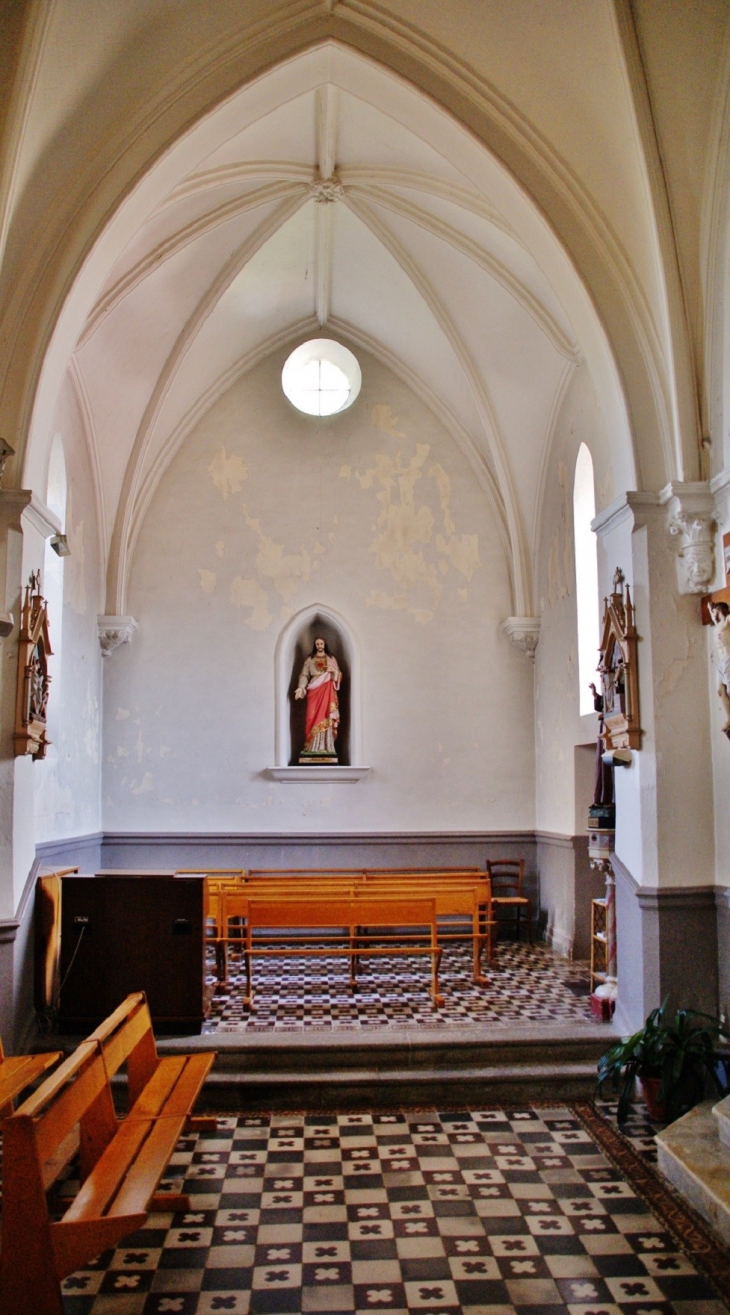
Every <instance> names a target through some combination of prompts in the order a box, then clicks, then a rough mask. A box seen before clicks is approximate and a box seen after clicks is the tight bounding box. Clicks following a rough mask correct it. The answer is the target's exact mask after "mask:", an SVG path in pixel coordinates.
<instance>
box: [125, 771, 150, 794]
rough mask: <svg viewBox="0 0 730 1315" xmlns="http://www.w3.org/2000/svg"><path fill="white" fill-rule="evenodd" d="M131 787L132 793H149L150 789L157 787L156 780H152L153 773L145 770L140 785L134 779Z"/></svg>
mask: <svg viewBox="0 0 730 1315" xmlns="http://www.w3.org/2000/svg"><path fill="white" fill-rule="evenodd" d="M129 788H130V790H131V792H132V794H148V793H149V792H150V790H154V788H155V787H154V782H153V780H152V773H151V772H145V774H144V776H143V777H142V780H141V781H140V783H139V785H137V784H136V783H135V782H134V781H132V783H131V785H130V787H129Z"/></svg>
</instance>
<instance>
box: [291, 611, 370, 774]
mask: <svg viewBox="0 0 730 1315" xmlns="http://www.w3.org/2000/svg"><path fill="white" fill-rule="evenodd" d="M317 635H321V636H322V638H323V639H325V640H326V641H327V646H328V648H329V649H330V650H331V651H332V652H333V653H334V655H335V657H336V658H337V661H338V663H339V665H340V668H341V670H342V675H343V681H342V689H341V691H340V715H341V724H340V732H339V735H338V737H337V754H338V758H339V761H340V766H342V767H349V766H354V765H358V764H359V763H361V762H362V724H361V691H360V655H359V646H358V644H357V640H356V638H355V635H354V633H353V631H352V629H351V627H350V625H349V624H348V622H347V621H346V620H345V618H344V616H342V614H341V613H340V612H337V611H335V609H334V608H332V607H328V606H327V605H326V604H324V603H313V604H311V606H309V607H305V608H303V609H302V610H301V611H300V612H297V613H296V615H295V616H293V617H292V618H291V620H290V621H289V622H288V623H287V625H286V626H285V627H284V629H283V630H282V632H281V634H280V635H279V639H278V642H277V645H276V653H275V664H276V668H275V684H274V689H275V699H276V764H275V765H276V766H277V767H289V766H296V765H297V763H298V760H299V750H300V748H301V747H302V745H303V743H304V716H305V700H298V701H295V700H294V691H295V689H296V687H297V682H298V679H299V672H300V671H301V669H302V664H303V662H304V659H305V658H306V657H308V656H309V654H310V653H311V651H312V648H313V645H314V640H315V638H316V636H317Z"/></svg>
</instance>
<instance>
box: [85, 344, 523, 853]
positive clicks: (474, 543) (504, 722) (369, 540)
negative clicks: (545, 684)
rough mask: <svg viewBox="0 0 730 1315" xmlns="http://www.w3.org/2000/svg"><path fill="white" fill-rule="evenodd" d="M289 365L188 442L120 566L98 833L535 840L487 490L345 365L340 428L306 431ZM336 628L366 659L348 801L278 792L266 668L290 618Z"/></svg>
mask: <svg viewBox="0 0 730 1315" xmlns="http://www.w3.org/2000/svg"><path fill="white" fill-rule="evenodd" d="M285 356H286V352H280V353H277V354H275V355H274V356H272V357H271V358H269V359H268V360H266V361H264V362H263V363H262V364H261V365H259V366H258V367H257V368H256V369H255V370H254V371H252V372H251V373H250V374H249V375H248V376H246V377H245V378H244V379H242V380H240V381H239V382H238V383H236V384H235V385H233V386H232V387H231V389H230V390H229V391H228V392H227V393H226V394H225V395H224V396H223V397H222V398H221V399H220V400H219V401H218V402H217V403H216V404H215V406H214V407H213V408H212V409H211V410H210V411H209V412H208V413H207V414H206V415H205V416H204V418H203V419H202V420H201V421H199V422H198V424H197V426H196V428H195V429H194V430H193V431H192V433H191V434H190V436H189V437H188V439H187V440H186V442H185V444H184V446H183V447H182V449H181V450H180V451H179V452H178V454H177V455H176V457H175V458H174V460H173V462H172V463H171V465H170V467H169V468H168V469H167V471H166V473H165V475H164V476H163V478H162V480H161V482H160V485H159V487H158V489H157V491H156V493H155V495H154V498H153V500H152V502H151V505H150V508H149V510H148V513H147V516H146V519H145V522H144V524H143V527H142V530H141V532H140V535H139V539H138V542H137V545H136V549H135V556H134V562H133V566H132V572H131V581H130V592H129V610H130V611H131V612H132V614H133V615H134V616H135V617H136V618H137V620H138V621H139V626H140V629H139V631H138V633H137V634H136V635H135V637H134V640H133V642H132V643H131V644H129V645H126V646H124V647H123V648H121V649H118V650H117V652H116V653H115V654H114V655H113V657H112V658H111V659H109V661H108V663H107V664H106V670H105V699H104V708H105V721H104V767H103V773H104V780H103V797H104V807H103V813H104V825H105V829H107V830H112V831H117V830H133V831H153V830H182V831H216V830H224V831H225V830H228V831H244V832H277V831H286V830H289V829H291V830H296V831H300V830H305V831H306V830H311V831H313V832H316V831H318V830H326V831H338V830H342V831H364V832H383V831H386V832H387V831H398V830H424V831H438V830H441V829H443V830H482V829H489V828H502V827H507V828H524V827H532V826H533V825H534V805H533V801H534V771H533V752H534V740H533V734H534V713H533V703H532V671H531V668H530V664H529V663H528V662H527V661H526V659H525V658H524V656H523V655H522V654H521V653H519V652H517V651H516V650H515V649H513V648H512V647H511V645H510V644H509V642H508V640H507V638H506V636H505V635H504V634H503V632H502V631H501V628H500V624H501V622H502V620H503V619H504V618H505V617H506V616H507V615H509V614H510V612H511V610H512V608H511V600H510V591H509V584H508V576H507V568H506V563H505V557H504V554H503V550H502V547H501V543H500V539H499V535H498V530H497V526H496V524H495V521H494V517H493V514H492V512H491V510H490V507H489V504H488V501H487V499H486V497H485V494H484V492H483V491H482V489H481V488H480V486H479V484H478V481H477V479H476V477H475V475H474V473H473V471H472V469H471V468H470V466H469V465H468V463H467V461H466V460H465V458H464V457H463V455H462V454H461V452H460V450H459V449H458V448H457V447H456V445H455V443H454V441H453V440H452V438H451V436H450V435H449V434H448V433H447V432H446V431H445V429H444V428H443V426H442V424H441V423H440V422H439V421H438V420H437V419H436V418H435V417H434V416H433V414H432V413H431V412H430V411H429V410H428V409H427V408H426V407H425V406H424V405H423V404H422V403H421V402H420V401H419V399H418V398H417V397H416V396H415V395H414V393H413V392H412V391H411V390H410V389H409V388H407V387H406V386H405V385H404V384H402V383H401V382H400V381H399V380H397V379H396V378H395V377H394V376H393V375H392V374H391V373H390V372H389V371H388V370H386V369H385V368H384V367H382V366H381V365H379V364H378V363H376V362H375V361H374V360H372V359H371V358H369V357H367V356H366V355H365V354H364V353H359V356H360V360H361V364H362V369H363V386H362V391H361V394H360V396H359V398H358V400H357V402H356V403H355V405H354V406H353V407H352V408H351V410H349V411H348V412H346V413H344V414H343V415H341V416H339V417H333V418H332V419H330V420H327V421H319V420H316V419H312V418H307V417H303V416H301V415H299V414H298V413H297V412H295V411H294V410H293V408H292V407H291V406H290V405H289V404H288V402H286V400H285V398H284V397H283V395H282V393H281V389H280V384H279V378H280V370H281V366H282V364H283V360H284V358H285ZM316 602H320V603H323V604H327V605H329V606H330V607H331V608H334V609H335V610H336V611H338V612H340V613H341V614H342V615H344V616H345V617H346V618H347V620H348V622H349V624H350V626H351V627H352V630H353V631H354V633H355V635H356V637H357V640H358V643H359V649H360V654H361V660H362V706H363V737H362V738H363V757H364V760H365V763H366V764H368V765H369V766H370V767H371V768H372V770H371V772H370V774H369V775H368V777H367V778H366V779H364V780H362V781H360V782H359V783H357V784H348V785H340V784H337V785H330V784H327V785H311V786H310V785H290V784H277V783H274V782H273V781H272V780H270V779H269V778H268V777H267V776H266V775H265V769H266V768H267V767H268V766H269V765H271V764H272V763H273V762H274V651H275V646H276V641H277V637H278V635H279V633H280V631H281V629H282V627H283V626H284V625H285V624H286V622H287V620H288V619H289V618H290V617H291V616H292V614H293V613H295V612H297V611H299V610H300V609H301V608H303V607H306V606H309V605H310V604H313V603H316Z"/></svg>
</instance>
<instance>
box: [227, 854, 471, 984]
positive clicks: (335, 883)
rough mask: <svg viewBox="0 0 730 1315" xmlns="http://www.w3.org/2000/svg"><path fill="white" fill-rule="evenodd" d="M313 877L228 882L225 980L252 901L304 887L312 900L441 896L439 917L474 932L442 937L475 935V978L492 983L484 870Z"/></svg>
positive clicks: (287, 896) (297, 894) (288, 896)
mask: <svg viewBox="0 0 730 1315" xmlns="http://www.w3.org/2000/svg"><path fill="white" fill-rule="evenodd" d="M457 872H458V875H457ZM311 875H312V879H311V880H308V881H307V883H306V885H304V883H300V881H299V877H298V876H297V878H295V879H294V880H293V881H292V880H290V879H287V878H286V877H279V876H278V875H275V876H273V877H266V878H265V879H263V878H262V879H258V878H249V879H247V880H246V881H245V882H244V883H242V884H240V885H236V886H235V888H234V887H232V886H230V885H228V886H227V887H226V888H225V890H224V891H222V892H221V895H220V900H221V909H220V924H221V930H220V932H219V936H220V941H222V943H223V947H224V948H223V955H222V972H221V956H220V955H219V954H218V950H219V949H220V942H219V945H218V946H217V966H218V976H219V979H220V980H225V979H226V976H227V969H228V953H227V951H228V945H229V944H233V945H236V946H238V948H241V949H243V945H244V941H245V933H244V925H245V923H246V920H247V918H248V907H249V901H250V900H251V899H252V898H263V899H269V900H275V899H276V900H282V901H286V902H288V903H290V902H291V900H292V899H298V898H301V897H302V895H303V889H304V890H305V891H306V898H308V899H331V898H350V899H363V898H367V899H374V898H376V892H377V898H379V899H382V900H390V899H393V898H401V899H410V898H412V897H413V895H414V893H415V894H419V895H422V896H427V897H429V898H433V899H435V900H436V914H437V918H442V919H443V918H450V919H452V921H453V920H454V919H456V918H460V919H462V921H466V920H467V919H468V926H469V930H468V931H454V930H453V928H452V929H450V930H443V931H440V940H442V941H444V940H459V939H460V940H463V939H470V940H471V941H472V953H473V973H472V975H473V980H474V982H475V983H476V984H477V985H480V986H483V985H485V984H486V979H485V977H484V975H483V973H482V968H481V961H482V957H483V955H484V952H485V950H486V955H487V961H488V962H490V961H491V957H492V948H493V945H492V933H493V929H494V925H495V924H494V919H493V915H492V908H491V889H490V886H489V882H488V880H487V879H486V878H485V876H484V873H480V872H479V870H475V872H474V873H473V874H472V873H469V872H468V871H467V872H464V871H462V870H461V869H459V870H456V869H454V870H453V871H452V872H450V874H449V876H448V877H446V878H443V877H442V876H441V874H439V873H433V872H426V873H424V872H422V871H421V872H418V873H413V874H410V873H406V874H397V873H395V872H389V873H379V874H377V875H374V876H373V878H372V880H370V879H369V876H370V874H364V873H363V874H362V875H361V876H360V878H359V879H355V878H353V877H352V876H348V877H347V878H345V877H337V876H334V875H333V874H332V873H329V872H327V873H324V874H322V875H321V876H320V875H319V874H318V875H317V879H316V880H315V879H314V874H311ZM234 919H235V920H236V922H237V923H238V926H237V927H236V928H234V929H231V927H230V922H231V921H233V920H234ZM244 966H245V971H246V990H247V995H248V994H250V964H249V962H248V960H247V959H245V963H244Z"/></svg>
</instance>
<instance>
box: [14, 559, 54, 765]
mask: <svg viewBox="0 0 730 1315" xmlns="http://www.w3.org/2000/svg"><path fill="white" fill-rule="evenodd" d="M52 655H53V650H52V648H51V641H50V637H49V634H48V604H47V603H46V600H45V598H43V596H42V594H41V577H40V571H35V572H34V573H33V575H31V577H30V584H28V585H27V586H26V590H25V597H24V600H23V608H22V613H21V618H20V636H19V639H18V685H17V695H16V707H15V752H16V754H17V755H20V754H30V756H31V757H32V758H34V759H36V760H38V759H41V758H45V756H46V748H47V746H48V744H49V743H50V741H49V739H48V731H47V717H48V693H49V689H50V684H51V677H50V675H49V671H48V659H49V657H52Z"/></svg>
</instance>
